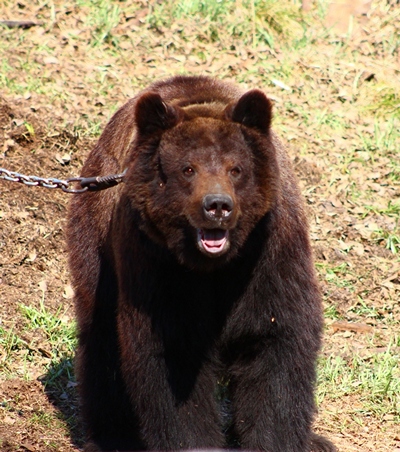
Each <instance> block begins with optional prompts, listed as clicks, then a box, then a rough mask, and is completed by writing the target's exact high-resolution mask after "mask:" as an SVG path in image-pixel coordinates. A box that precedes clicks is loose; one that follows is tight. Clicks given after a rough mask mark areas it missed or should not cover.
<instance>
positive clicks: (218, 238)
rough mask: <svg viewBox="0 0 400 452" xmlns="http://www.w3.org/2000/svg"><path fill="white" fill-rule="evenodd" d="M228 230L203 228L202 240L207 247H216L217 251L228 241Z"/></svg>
mask: <svg viewBox="0 0 400 452" xmlns="http://www.w3.org/2000/svg"><path fill="white" fill-rule="evenodd" d="M227 235H228V234H227V231H224V230H222V229H202V231H201V240H202V242H203V244H204V245H205V246H206V247H207V248H216V250H215V251H217V250H218V249H219V248H221V246H222V245H223V244H224V243H225V242H226V238H227Z"/></svg>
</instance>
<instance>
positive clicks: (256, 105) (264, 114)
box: [225, 89, 272, 133]
mask: <svg viewBox="0 0 400 452" xmlns="http://www.w3.org/2000/svg"><path fill="white" fill-rule="evenodd" d="M225 115H226V117H227V118H229V119H231V120H232V121H234V122H238V123H240V124H243V125H244V126H247V127H250V128H254V129H257V130H259V131H260V132H262V133H268V131H269V128H270V125H271V119H272V104H271V101H270V100H269V99H268V98H267V96H266V95H265V94H264V93H263V92H262V91H260V90H259V89H253V90H251V91H248V92H247V93H245V94H243V96H242V97H241V98H240V99H239V100H238V101H237V102H236V103H233V104H229V105H228V106H227V107H226V109H225Z"/></svg>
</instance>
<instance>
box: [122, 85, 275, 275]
mask: <svg viewBox="0 0 400 452" xmlns="http://www.w3.org/2000/svg"><path fill="white" fill-rule="evenodd" d="M271 116H272V115H271V103H270V101H269V100H268V98H267V97H266V96H265V95H264V94H263V93H262V92H261V91H259V90H252V91H249V92H247V93H245V94H243V95H242V96H241V97H240V98H238V99H237V100H236V101H233V102H231V103H230V104H228V105H226V103H225V104H224V103H219V102H218V101H215V102H209V103H199V104H193V103H191V104H189V105H185V104H184V102H175V103H174V102H172V103H166V102H164V100H163V98H162V97H161V96H160V95H159V94H158V93H156V92H147V93H145V94H143V95H142V96H141V97H139V98H138V100H137V103H136V107H135V120H136V125H137V134H136V138H135V140H134V142H133V144H132V150H131V152H130V160H129V161H128V164H127V167H128V172H127V174H126V177H125V182H126V184H125V189H124V190H125V195H126V196H127V197H128V198H129V200H130V204H131V206H132V208H133V210H134V211H135V212H136V213H137V214H138V215H137V221H139V226H140V228H141V229H142V230H143V231H144V232H145V233H146V234H147V235H148V236H149V237H150V239H152V240H153V241H155V242H157V243H158V244H160V245H162V246H164V247H167V248H168V249H169V251H170V252H172V253H173V254H174V255H175V256H176V257H177V259H178V261H179V262H180V263H181V264H184V265H187V266H189V267H191V268H197V269H212V268H215V267H216V266H219V265H222V264H224V263H226V262H228V261H230V260H231V259H232V258H234V257H235V256H236V255H237V254H238V253H240V250H241V248H242V247H243V245H244V244H245V242H246V239H247V238H248V236H249V234H250V233H251V231H252V230H253V229H254V228H255V226H256V224H257V223H258V222H259V221H260V219H261V218H262V217H264V216H265V215H266V213H267V212H268V211H269V210H270V209H271V208H272V206H273V204H274V200H275V198H276V193H277V188H278V185H279V174H278V165H277V161H276V152H275V148H274V145H273V140H272V138H271V131H270V123H271Z"/></svg>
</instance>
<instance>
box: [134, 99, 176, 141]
mask: <svg viewBox="0 0 400 452" xmlns="http://www.w3.org/2000/svg"><path fill="white" fill-rule="evenodd" d="M180 116H181V115H180V110H179V108H175V107H173V106H172V105H168V104H166V103H165V102H164V101H163V100H162V98H161V96H160V95H159V94H158V93H154V92H149V93H146V94H143V96H141V97H139V99H138V100H137V102H136V108H135V121H136V125H137V128H138V131H139V134H141V135H150V134H153V133H157V132H162V131H163V130H167V129H170V128H171V127H174V126H175V125H176V124H177V123H178V122H179V119H180Z"/></svg>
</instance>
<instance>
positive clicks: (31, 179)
mask: <svg viewBox="0 0 400 452" xmlns="http://www.w3.org/2000/svg"><path fill="white" fill-rule="evenodd" d="M125 174H126V170H125V171H124V172H123V173H121V174H111V175H108V176H97V177H70V178H69V179H65V180H62V179H54V178H44V177H37V176H27V175H25V174H20V173H16V172H14V171H8V170H6V169H5V168H0V179H4V180H6V181H9V182H19V183H21V184H24V185H27V186H28V187H34V186H36V187H44V188H60V189H61V190H62V191H63V192H65V193H84V192H86V191H99V190H105V189H107V188H110V187H114V186H115V185H118V184H119V183H121V182H123V178H124V176H125ZM77 183H78V184H79V185H80V187H81V188H73V184H77Z"/></svg>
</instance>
